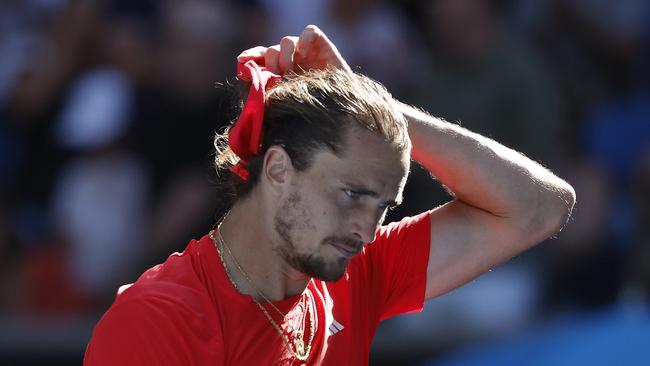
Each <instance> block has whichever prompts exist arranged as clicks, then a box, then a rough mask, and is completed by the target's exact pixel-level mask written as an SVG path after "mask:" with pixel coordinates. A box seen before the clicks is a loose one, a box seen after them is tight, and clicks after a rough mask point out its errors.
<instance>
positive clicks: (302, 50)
mask: <svg viewBox="0 0 650 366" xmlns="http://www.w3.org/2000/svg"><path fill="white" fill-rule="evenodd" d="M319 37H325V34H324V33H323V31H321V30H320V28H318V27H317V26H315V25H313V24H310V25H308V26H306V27H305V29H304V30H303V31H302V33H300V37H298V45H297V47H296V52H297V53H298V54H299V55H300V56H302V57H304V56H306V55H307V52H308V51H309V47H310V46H311V45H312V44H313V42H314V41H315V40H316V39H317V38H319Z"/></svg>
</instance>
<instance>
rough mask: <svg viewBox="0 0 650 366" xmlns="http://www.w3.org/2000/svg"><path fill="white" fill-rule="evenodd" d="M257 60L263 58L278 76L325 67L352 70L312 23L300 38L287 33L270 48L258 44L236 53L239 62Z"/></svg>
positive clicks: (265, 63)
mask: <svg viewBox="0 0 650 366" xmlns="http://www.w3.org/2000/svg"><path fill="white" fill-rule="evenodd" d="M258 59H263V60H264V65H265V66H266V67H267V68H268V69H269V70H270V71H271V72H273V73H276V74H279V75H284V74H286V73H287V72H292V71H293V72H295V73H297V74H300V73H302V72H304V71H307V70H310V69H324V68H326V67H328V66H333V67H338V68H341V69H345V70H348V71H350V72H351V71H352V70H351V69H350V66H348V64H347V62H345V59H343V57H342V56H341V54H340V53H339V51H338V50H337V49H336V46H335V45H334V43H332V41H330V40H329V39H328V38H327V36H326V35H325V33H323V31H321V30H320V29H319V28H318V27H317V26H315V25H308V26H306V27H305V30H303V31H302V33H301V34H300V37H293V36H286V37H283V38H282V40H281V41H280V44H277V45H274V46H271V47H262V46H257V47H254V48H250V49H247V50H246V51H244V52H242V53H241V54H239V56H237V61H239V62H246V61H248V60H258Z"/></svg>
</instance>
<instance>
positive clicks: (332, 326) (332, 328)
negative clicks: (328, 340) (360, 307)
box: [329, 319, 345, 335]
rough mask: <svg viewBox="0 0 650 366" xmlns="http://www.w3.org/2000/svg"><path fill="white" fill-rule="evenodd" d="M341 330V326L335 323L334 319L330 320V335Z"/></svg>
mask: <svg viewBox="0 0 650 366" xmlns="http://www.w3.org/2000/svg"><path fill="white" fill-rule="evenodd" d="M343 328H345V327H344V326H343V324H341V323H339V322H337V321H336V319H332V324H330V328H329V331H330V335H334V334H336V333H338V332H340V331H342V330H343Z"/></svg>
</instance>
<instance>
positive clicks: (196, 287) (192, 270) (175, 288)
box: [113, 241, 211, 311]
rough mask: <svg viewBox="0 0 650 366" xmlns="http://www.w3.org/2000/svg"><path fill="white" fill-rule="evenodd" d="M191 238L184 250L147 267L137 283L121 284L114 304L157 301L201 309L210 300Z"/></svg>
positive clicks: (153, 302)
mask: <svg viewBox="0 0 650 366" xmlns="http://www.w3.org/2000/svg"><path fill="white" fill-rule="evenodd" d="M196 244H197V242H195V241H192V242H190V244H189V245H188V246H187V248H186V249H185V251H183V252H182V253H173V254H172V255H170V256H169V257H168V258H167V260H166V261H165V262H163V263H161V264H158V265H155V266H153V267H151V268H149V269H148V270H146V271H145V272H144V273H143V274H142V275H141V276H140V277H139V278H138V279H137V280H136V281H135V282H134V283H131V284H127V285H123V286H121V287H120V288H119V289H118V291H117V296H116V299H115V303H114V305H113V306H123V304H127V303H128V304H130V306H133V304H134V303H140V304H149V305H151V304H156V306H159V307H161V308H170V309H173V308H177V309H183V308H185V309H187V310H190V311H199V310H202V308H205V307H206V306H207V307H210V306H211V300H210V297H209V295H208V291H207V289H206V287H205V284H204V283H203V281H202V280H201V278H200V276H199V272H200V271H199V270H198V267H199V266H200V264H198V263H196V256H195V255H194V251H195V248H193V246H195V245H196Z"/></svg>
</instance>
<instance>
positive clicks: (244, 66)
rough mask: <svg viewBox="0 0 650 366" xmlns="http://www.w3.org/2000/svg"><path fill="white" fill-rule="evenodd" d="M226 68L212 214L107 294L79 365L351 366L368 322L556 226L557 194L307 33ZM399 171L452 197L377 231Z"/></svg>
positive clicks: (533, 172) (561, 186) (365, 341)
mask: <svg viewBox="0 0 650 366" xmlns="http://www.w3.org/2000/svg"><path fill="white" fill-rule="evenodd" d="M380 46H381V45H378V47H380ZM404 57H409V55H404ZM237 62H238V76H239V78H240V79H242V80H244V81H246V82H248V83H249V86H250V89H249V92H248V96H247V98H246V100H245V102H244V104H243V110H242V112H241V114H240V115H239V117H238V119H237V120H236V121H235V122H234V123H233V125H232V126H231V127H230V128H229V130H227V131H226V132H225V133H224V134H223V135H219V136H217V137H216V138H215V146H216V149H217V153H216V159H215V163H216V169H217V171H218V173H219V176H220V177H221V180H222V184H223V185H222V186H221V187H220V189H221V191H222V192H223V194H222V200H223V205H225V206H226V209H225V210H224V215H223V216H222V217H221V218H220V219H219V221H218V223H217V225H216V226H215V229H214V230H213V231H211V232H210V233H208V234H206V235H205V236H204V237H202V238H200V239H199V240H192V241H190V243H189V244H188V245H187V247H186V249H185V250H184V251H183V252H182V253H174V254H172V255H171V256H170V257H169V258H168V259H167V260H166V261H165V262H164V263H162V264H159V265H157V266H155V267H153V268H151V269H149V270H147V271H146V272H145V273H144V274H142V276H141V277H140V278H139V279H138V280H137V281H135V283H133V284H131V285H126V286H122V287H121V288H120V290H119V291H118V295H117V298H116V300H115V302H114V303H113V305H112V306H111V307H110V309H109V310H108V311H107V312H106V314H105V315H104V316H103V317H102V319H101V320H100V322H99V323H98V324H97V326H96V327H95V329H94V332H93V336H92V339H91V340H90V343H89V344H88V347H87V349H86V354H85V360H84V364H85V365H111V366H112V365H336V366H340V365H366V364H367V363H368V355H369V351H370V346H371V343H372V339H373V336H374V333H375V330H376V329H377V326H378V325H379V322H380V321H382V320H384V319H387V318H389V317H392V316H394V315H398V314H402V313H408V312H413V311H419V310H421V309H422V306H423V302H424V301H425V300H428V299H432V298H435V297H437V296H440V295H442V294H444V293H446V292H448V291H450V290H453V289H454V288H457V287H459V286H461V285H463V284H464V283H466V282H468V281H470V280H471V279H473V278H475V277H477V276H479V275H480V274H482V273H484V272H486V271H488V270H489V269H491V268H493V267H494V266H497V265H499V264H500V263H503V262H504V261H506V260H508V259H509V258H511V257H513V256H514V255H516V254H518V253H521V252H522V251H524V250H526V249H528V248H530V247H531V246H533V245H535V244H536V243H539V242H540V241H542V240H544V239H546V238H548V237H550V236H552V235H554V234H556V233H557V232H558V231H559V230H560V229H561V228H562V227H563V225H564V224H565V223H566V222H567V219H568V217H569V216H570V214H571V210H572V208H573V204H574V202H575V193H574V190H573V189H572V187H571V186H570V185H569V184H567V183H566V182H565V181H563V180H562V179H560V178H558V177H557V176H555V175H554V174H552V173H551V172H550V171H548V170H547V169H545V168H544V167H542V166H541V165H539V164H537V163H536V162H534V161H532V160H530V159H528V158H526V157H525V156H523V155H522V154H520V153H518V152H516V151H514V150H511V149H509V148H507V147H505V146H503V145H500V144H499V143H497V142H496V141H493V140H491V139H489V138H486V137H484V136H481V135H478V134H475V133H472V132H470V131H468V130H465V129H463V128H461V127H459V126H458V125H456V124H452V123H448V122H445V121H443V120H441V119H437V118H434V117H432V116H430V115H428V114H426V113H424V112H422V111H419V110H418V109H416V108H414V107H411V106H408V105H405V104H402V103H400V102H399V101H397V100H395V99H393V97H392V96H391V95H390V94H389V93H388V91H387V90H386V89H385V88H384V87H383V86H382V85H380V84H379V83H377V82H375V81H373V80H371V79H369V78H367V77H365V76H363V75H361V74H358V73H354V72H352V71H351V69H350V67H349V66H348V64H347V63H346V61H345V60H344V59H343V58H342V57H341V55H340V54H339V52H338V51H337V49H336V47H335V46H334V44H332V42H330V41H329V39H328V38H327V36H326V35H325V34H323V32H322V31H321V30H320V29H319V28H317V27H316V26H313V25H310V26H307V27H306V28H305V29H304V31H303V32H302V34H300V36H298V37H284V38H283V39H282V40H281V42H280V43H279V44H278V45H275V46H271V47H268V48H267V47H255V48H252V49H249V50H247V51H244V52H243V53H242V54H241V55H240V56H239V57H238V59H237ZM411 159H413V160H415V161H417V162H419V163H420V164H421V165H423V166H424V167H425V168H426V169H428V170H429V171H430V172H431V174H432V175H433V176H434V177H436V178H437V179H438V181H439V182H440V183H441V184H443V185H444V186H445V187H446V188H447V189H448V190H449V191H450V192H451V193H452V194H453V199H452V200H451V201H450V202H448V203H446V204H444V205H442V206H440V207H435V208H433V207H432V208H431V210H429V211H426V212H423V213H421V214H419V215H416V216H413V217H407V218H404V219H402V220H401V221H399V222H394V223H390V224H387V225H383V220H384V217H385V215H386V211H387V210H388V209H390V208H391V207H394V206H396V205H399V204H400V202H401V201H402V191H403V189H404V184H405V183H406V179H407V176H408V173H409V169H410V164H411ZM125 255H127V254H126V253H125Z"/></svg>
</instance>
